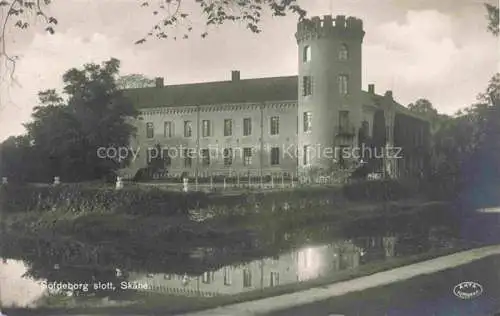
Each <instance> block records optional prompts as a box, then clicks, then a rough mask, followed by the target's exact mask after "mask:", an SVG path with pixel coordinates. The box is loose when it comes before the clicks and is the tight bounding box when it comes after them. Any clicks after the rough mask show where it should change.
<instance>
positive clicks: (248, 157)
mask: <svg viewBox="0 0 500 316" xmlns="http://www.w3.org/2000/svg"><path fill="white" fill-rule="evenodd" d="M164 151H167V149H164ZM147 153H148V157H147V161H150V160H151V159H150V157H149V151H148V152H147ZM310 155H311V146H310V145H304V147H303V159H302V161H303V164H304V165H305V166H306V165H309V164H310ZM193 156H194V149H184V167H185V168H191V167H192V166H193ZM162 157H164V158H163V159H164V165H165V168H168V167H169V166H170V165H171V164H172V160H171V158H170V156H169V155H168V153H167V152H164V153H163V155H162ZM252 158H253V153H252V148H243V165H244V166H251V165H252ZM233 161H234V155H233V149H232V148H224V166H226V167H230V166H232V165H233ZM201 162H202V165H203V166H210V163H211V160H210V150H209V149H202V151H201ZM270 163H271V165H272V166H276V165H279V164H280V148H279V147H273V148H271V155H270Z"/></svg>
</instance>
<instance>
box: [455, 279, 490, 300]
mask: <svg viewBox="0 0 500 316" xmlns="http://www.w3.org/2000/svg"><path fill="white" fill-rule="evenodd" d="M453 294H455V296H456V297H458V298H461V299H463V300H469V299H473V298H476V297H478V296H480V295H481V294H483V286H482V285H481V284H479V283H477V282H470V281H469V282H462V283H460V284H457V285H456V286H455V287H454V288H453Z"/></svg>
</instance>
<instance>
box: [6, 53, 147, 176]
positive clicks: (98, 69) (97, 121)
mask: <svg viewBox="0 0 500 316" xmlns="http://www.w3.org/2000/svg"><path fill="white" fill-rule="evenodd" d="M119 66H120V62H119V61H118V60H116V59H113V58H112V59H110V60H109V61H107V62H104V63H103V64H102V65H96V64H87V65H84V67H83V69H75V68H74V69H70V70H68V71H67V72H66V73H65V74H64V76H63V82H64V84H65V86H64V92H65V97H66V98H63V97H61V96H59V95H57V93H56V92H55V90H47V91H42V92H40V93H39V100H40V101H39V102H40V105H39V106H37V107H35V108H34V111H33V113H32V118H33V120H32V122H30V123H28V124H25V127H26V129H27V134H26V135H24V136H21V137H18V138H15V139H10V140H8V141H6V142H4V143H3V144H2V145H1V148H2V150H1V154H2V157H3V164H2V165H1V166H0V168H1V169H0V171H1V172H2V174H5V175H7V176H11V177H12V178H13V179H15V180H20V181H35V182H37V181H42V182H51V181H52V179H53V177H54V176H59V177H60V178H61V181H66V182H71V181H85V180H94V179H100V178H103V177H106V176H108V175H110V174H113V173H114V172H115V171H116V170H117V169H119V168H121V167H123V166H124V165H126V163H127V162H128V161H127V160H124V161H120V160H119V159H118V158H116V157H99V156H98V154H97V151H98V149H99V148H104V149H107V148H110V147H113V148H118V147H128V145H129V140H130V137H131V136H132V135H133V134H134V132H135V128H134V127H133V126H132V125H131V124H130V123H129V122H128V119H129V118H130V117H135V116H136V115H137V112H136V110H135V109H134V107H133V105H132V103H131V102H129V100H128V99H126V98H125V97H124V96H123V94H122V92H121V91H120V90H118V89H117V86H116V77H117V75H118V71H119ZM65 99H66V100H65Z"/></svg>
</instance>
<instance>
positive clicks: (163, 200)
mask: <svg viewBox="0 0 500 316" xmlns="http://www.w3.org/2000/svg"><path fill="white" fill-rule="evenodd" d="M207 201H208V199H207V196H206V194H204V193H201V192H189V193H183V192H171V191H164V190H161V189H158V188H139V187H135V186H129V187H125V188H124V189H122V190H119V191H117V190H115V189H114V188H112V187H101V188H98V187H92V186H85V185H80V184H72V185H69V184H66V185H65V184H62V185H60V186H56V187H54V186H44V187H37V186H14V185H8V186H2V187H1V188H0V203H1V204H0V206H1V207H2V210H4V211H6V212H27V211H40V212H44V211H50V210H53V209H55V210H57V211H61V212H72V213H80V212H101V213H110V212H118V213H126V214H137V215H150V214H164V215H176V214H187V211H188V210H189V209H190V208H195V207H197V206H204V205H206V204H207Z"/></svg>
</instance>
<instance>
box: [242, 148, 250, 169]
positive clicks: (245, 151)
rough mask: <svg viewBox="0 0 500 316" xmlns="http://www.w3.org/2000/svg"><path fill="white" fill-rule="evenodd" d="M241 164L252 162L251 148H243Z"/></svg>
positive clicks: (247, 164)
mask: <svg viewBox="0 0 500 316" xmlns="http://www.w3.org/2000/svg"><path fill="white" fill-rule="evenodd" d="M243 164H244V165H245V166H250V165H251V164H252V148H243Z"/></svg>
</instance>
